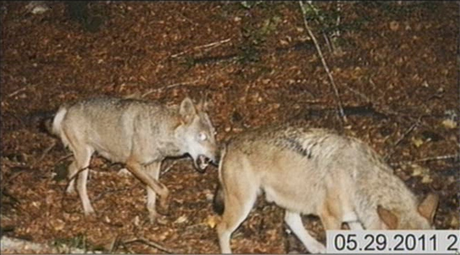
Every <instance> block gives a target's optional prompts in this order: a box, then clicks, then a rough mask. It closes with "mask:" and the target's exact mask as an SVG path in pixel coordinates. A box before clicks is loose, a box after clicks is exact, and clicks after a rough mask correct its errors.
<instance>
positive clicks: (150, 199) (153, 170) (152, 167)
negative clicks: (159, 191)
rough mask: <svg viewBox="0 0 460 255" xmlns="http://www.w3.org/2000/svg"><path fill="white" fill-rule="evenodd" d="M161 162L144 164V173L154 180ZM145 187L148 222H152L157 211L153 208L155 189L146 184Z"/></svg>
mask: <svg viewBox="0 0 460 255" xmlns="http://www.w3.org/2000/svg"><path fill="white" fill-rule="evenodd" d="M160 170H161V162H154V163H151V164H149V165H146V166H145V171H146V173H147V174H148V175H149V176H150V177H152V178H153V179H155V180H158V179H159V177H160ZM146 189H147V210H148V211H149V218H150V222H151V223H154V222H155V220H156V219H157V217H158V213H157V211H156V210H155V201H156V194H155V191H154V190H153V189H152V188H150V187H149V186H148V185H147V186H146Z"/></svg>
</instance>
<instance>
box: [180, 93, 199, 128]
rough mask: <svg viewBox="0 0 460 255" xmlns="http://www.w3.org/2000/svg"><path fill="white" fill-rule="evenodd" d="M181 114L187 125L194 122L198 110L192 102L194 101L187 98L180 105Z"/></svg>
mask: <svg viewBox="0 0 460 255" xmlns="http://www.w3.org/2000/svg"><path fill="white" fill-rule="evenodd" d="M179 114H180V116H181V117H182V120H183V121H184V122H185V123H186V124H188V123H190V122H192V120H193V117H195V115H196V109H195V105H194V104H193V102H192V99H190V98H189V97H186V98H185V99H184V100H182V103H181V104H180V109H179Z"/></svg>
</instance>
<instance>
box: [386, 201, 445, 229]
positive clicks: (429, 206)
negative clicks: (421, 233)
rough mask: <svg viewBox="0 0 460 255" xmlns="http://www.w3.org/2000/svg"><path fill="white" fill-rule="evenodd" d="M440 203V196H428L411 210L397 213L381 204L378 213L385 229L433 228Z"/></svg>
mask: <svg viewBox="0 0 460 255" xmlns="http://www.w3.org/2000/svg"><path fill="white" fill-rule="evenodd" d="M438 203H439V196H438V195H436V194H428V196H427V197H426V198H425V199H424V200H423V201H422V202H421V203H420V204H419V205H418V207H417V208H414V209H413V210H411V211H406V212H401V213H396V212H393V211H391V210H387V209H385V208H383V207H381V206H378V207H377V213H378V214H379V217H380V219H381V220H382V223H383V227H382V228H383V229H401V230H410V229H432V228H433V227H432V224H433V220H434V215H435V213H436V209H437V207H438Z"/></svg>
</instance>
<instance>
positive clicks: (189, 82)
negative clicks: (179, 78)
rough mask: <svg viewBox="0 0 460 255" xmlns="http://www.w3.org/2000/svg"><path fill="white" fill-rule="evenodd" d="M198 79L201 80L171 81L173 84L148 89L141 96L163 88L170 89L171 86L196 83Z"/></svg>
mask: <svg viewBox="0 0 460 255" xmlns="http://www.w3.org/2000/svg"><path fill="white" fill-rule="evenodd" d="M200 81H201V79H198V80H193V81H185V82H177V83H173V84H170V85H167V86H164V87H160V88H154V89H150V90H148V91H147V92H145V93H144V94H142V95H141V97H145V96H147V95H150V94H152V93H153V92H155V91H159V90H163V89H171V88H175V87H179V86H186V85H194V84H196V83H198V82H200Z"/></svg>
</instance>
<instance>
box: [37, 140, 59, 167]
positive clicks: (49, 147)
mask: <svg viewBox="0 0 460 255" xmlns="http://www.w3.org/2000/svg"><path fill="white" fill-rule="evenodd" d="M54 146H56V141H53V142H52V143H51V145H50V146H48V148H46V149H45V150H44V151H43V153H42V155H41V156H40V157H39V158H38V159H37V160H36V161H35V162H34V163H33V165H32V167H35V166H36V165H37V164H38V163H40V161H42V160H43V159H44V158H45V156H46V155H47V154H48V153H49V152H50V151H51V149H53V148H54Z"/></svg>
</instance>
